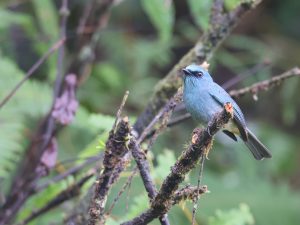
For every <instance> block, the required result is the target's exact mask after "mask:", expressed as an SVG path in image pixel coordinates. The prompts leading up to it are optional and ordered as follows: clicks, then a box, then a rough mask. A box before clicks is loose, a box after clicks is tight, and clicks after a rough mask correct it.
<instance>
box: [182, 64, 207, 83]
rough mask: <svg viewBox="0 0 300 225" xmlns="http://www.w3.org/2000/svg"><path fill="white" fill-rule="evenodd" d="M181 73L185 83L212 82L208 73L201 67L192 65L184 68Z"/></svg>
mask: <svg viewBox="0 0 300 225" xmlns="http://www.w3.org/2000/svg"><path fill="white" fill-rule="evenodd" d="M182 71H183V74H184V77H183V80H184V82H185V83H186V81H192V83H195V82H197V83H198V82H202V81H212V78H211V76H210V74H209V73H208V71H207V70H206V69H204V68H203V67H201V66H198V65H195V64H192V65H189V66H187V67H186V68H184V69H183V70H182Z"/></svg>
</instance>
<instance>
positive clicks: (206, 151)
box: [203, 141, 213, 160]
mask: <svg viewBox="0 0 300 225" xmlns="http://www.w3.org/2000/svg"><path fill="white" fill-rule="evenodd" d="M212 145H213V142H212V141H211V142H210V144H209V145H208V146H207V147H206V148H205V149H204V152H203V155H204V156H205V158H206V159H208V160H209V158H208V154H209V153H210V150H211V149H212Z"/></svg>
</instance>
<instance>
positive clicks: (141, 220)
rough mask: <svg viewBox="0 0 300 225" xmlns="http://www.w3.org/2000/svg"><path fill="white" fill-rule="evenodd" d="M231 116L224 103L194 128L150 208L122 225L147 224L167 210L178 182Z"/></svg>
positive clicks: (228, 108)
mask: <svg viewBox="0 0 300 225" xmlns="http://www.w3.org/2000/svg"><path fill="white" fill-rule="evenodd" d="M232 116H233V110H232V106H231V104H230V103H227V104H225V106H224V110H223V111H222V112H221V113H218V114H217V115H216V116H215V117H214V118H213V120H212V121H211V122H210V123H209V125H208V126H207V128H206V129H205V130H201V129H199V128H196V129H195V130H194V132H193V135H192V140H191V144H190V145H189V147H188V148H187V149H186V150H185V151H183V153H182V155H181V156H180V157H179V159H178V160H177V161H176V163H175V164H174V166H172V168H171V172H170V174H169V175H168V176H167V177H166V179H165V180H164V182H163V184H162V186H161V188H160V190H159V192H158V194H157V195H156V197H155V198H154V200H153V201H152V203H151V208H150V209H148V210H147V211H145V212H144V213H142V214H141V215H139V216H137V217H136V218H134V219H132V220H130V221H128V222H125V223H122V225H133V224H134V225H142V224H148V223H149V222H151V221H152V220H154V219H155V218H158V217H160V216H162V215H164V214H165V213H167V212H168V211H169V209H170V208H171V207H172V205H173V202H174V196H177V195H178V192H177V194H176V195H175V193H176V191H177V189H178V187H179V184H180V183H181V182H183V180H184V178H185V176H186V174H187V173H189V172H190V171H191V170H192V169H193V168H194V167H195V166H196V164H197V163H198V162H199V159H200V157H201V156H202V155H203V154H205V152H207V151H208V150H209V149H210V148H211V146H212V140H213V135H215V134H216V133H217V132H218V131H219V130H220V129H221V128H222V127H223V126H224V125H225V124H226V123H227V122H228V121H229V120H230V119H231V118H232Z"/></svg>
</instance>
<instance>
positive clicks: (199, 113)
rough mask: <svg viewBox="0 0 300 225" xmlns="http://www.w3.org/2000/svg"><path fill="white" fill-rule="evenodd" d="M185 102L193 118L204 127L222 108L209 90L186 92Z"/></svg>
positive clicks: (184, 95)
mask: <svg viewBox="0 0 300 225" xmlns="http://www.w3.org/2000/svg"><path fill="white" fill-rule="evenodd" d="M183 100H184V103H185V106H186V109H187V111H188V112H189V113H190V114H191V115H192V117H193V118H194V119H195V120H196V121H198V122H200V123H201V124H203V125H206V124H207V123H208V122H209V121H210V120H212V118H213V117H214V116H215V114H216V113H218V112H220V111H221V110H222V107H221V106H220V105H219V104H218V103H217V102H216V101H215V100H214V99H213V98H212V97H211V96H210V95H209V92H208V91H207V90H201V89H190V90H185V91H184V94H183Z"/></svg>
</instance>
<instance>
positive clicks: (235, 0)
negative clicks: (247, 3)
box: [224, 0, 242, 11]
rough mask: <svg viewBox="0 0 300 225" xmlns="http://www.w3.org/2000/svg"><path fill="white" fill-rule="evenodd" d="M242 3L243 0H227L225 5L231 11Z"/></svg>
mask: <svg viewBox="0 0 300 225" xmlns="http://www.w3.org/2000/svg"><path fill="white" fill-rule="evenodd" d="M241 2H242V1H241V0H225V1H224V4H225V8H226V9H227V10H228V11H231V10H233V9H234V8H236V7H237V6H238V5H239V4H240V3H241Z"/></svg>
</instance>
